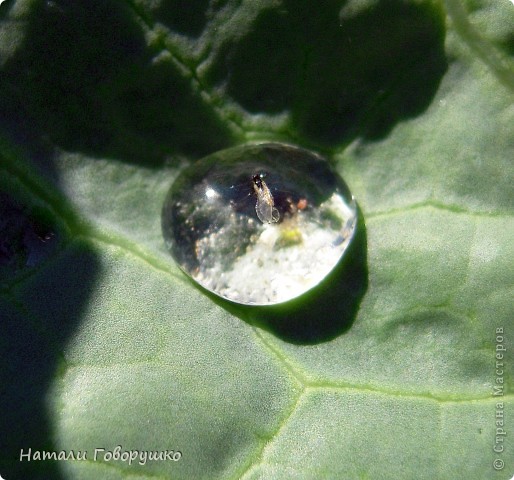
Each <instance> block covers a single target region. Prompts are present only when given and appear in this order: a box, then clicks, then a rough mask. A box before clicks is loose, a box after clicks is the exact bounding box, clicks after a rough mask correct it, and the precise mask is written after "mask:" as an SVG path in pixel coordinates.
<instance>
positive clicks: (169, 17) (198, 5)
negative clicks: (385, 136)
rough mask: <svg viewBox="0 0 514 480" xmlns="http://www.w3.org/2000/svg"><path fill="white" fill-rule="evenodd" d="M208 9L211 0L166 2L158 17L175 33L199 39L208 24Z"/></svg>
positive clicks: (161, 6)
mask: <svg viewBox="0 0 514 480" xmlns="http://www.w3.org/2000/svg"><path fill="white" fill-rule="evenodd" d="M208 8H209V0H165V1H163V2H161V5H160V8H159V9H158V10H157V11H156V17H157V18H159V21H161V22H162V23H164V24H165V25H167V26H169V27H170V28H171V29H172V30H173V31H176V32H178V33H181V34H183V35H187V36H189V37H197V36H198V35H200V34H201V33H202V31H203V29H204V28H205V25H206V23H207V12H208Z"/></svg>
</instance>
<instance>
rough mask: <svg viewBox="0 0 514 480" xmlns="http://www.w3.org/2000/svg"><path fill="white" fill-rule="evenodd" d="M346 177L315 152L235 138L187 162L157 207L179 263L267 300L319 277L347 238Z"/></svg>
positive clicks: (244, 296)
mask: <svg viewBox="0 0 514 480" xmlns="http://www.w3.org/2000/svg"><path fill="white" fill-rule="evenodd" d="M356 217H357V209H356V204H355V201H354V199H353V197H352V195H351V194H350V192H349V190H348V187H347V186H346V185H345V183H344V182H343V181H342V180H341V178H340V177H339V176H338V175H337V174H336V173H335V172H334V171H333V169H332V168H331V167H330V165H329V164H328V163H327V162H326V161H325V160H324V159H322V158H321V157H319V156H318V155H316V154H314V153H312V152H309V151H307V150H303V149H300V148H296V147H292V146H289V145H284V144H277V143H273V144H270V143H268V144H260V145H249V146H243V147H236V148H232V149H229V150H223V151H220V152H217V153H215V154H213V155H210V156H208V157H206V158H204V159H202V160H200V161H198V162H196V163H195V164H194V165H191V166H190V167H188V168H187V169H185V170H184V171H183V172H182V173H181V174H180V175H179V177H178V178H177V180H176V181H175V183H174V184H173V186H172V187H171V189H170V191H169V193H168V195H167V197H166V200H165V203H164V207H163V211H162V229H163V235H164V239H165V242H166V245H167V247H168V248H169V250H170V252H171V254H172V256H173V257H174V259H175V260H176V261H177V263H178V264H179V265H180V267H181V268H182V270H183V271H184V272H186V273H187V274H188V275H190V276H191V277H192V278H193V279H195V280H196V281H197V282H198V283H199V284H200V285H202V286H203V287H205V288H206V289H208V290H210V291H211V292H214V293H216V294H217V295H220V296H221V297H224V298H226V299H228V300H231V301H234V302H238V303H243V304H252V305H271V304H275V303H280V302H285V301H287V300H290V299H292V298H295V297H297V296H299V295H301V294H303V293H304V292H306V291H308V290H310V289H311V288H312V287H314V286H316V285H317V284H318V283H319V282H321V281H322V280H323V278H325V277H326V276H327V275H328V273H329V272H330V271H331V270H332V269H333V268H334V267H335V265H336V264H337V263H338V261H339V260H340V258H341V257H342V255H343V254H344V252H345V250H346V248H347V246H348V245H349V243H350V241H351V239H352V238H353V235H354V232H355V228H356Z"/></svg>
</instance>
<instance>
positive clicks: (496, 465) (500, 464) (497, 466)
mask: <svg viewBox="0 0 514 480" xmlns="http://www.w3.org/2000/svg"><path fill="white" fill-rule="evenodd" d="M504 466H505V463H504V462H503V460H502V459H501V458H497V459H496V460H495V461H494V462H493V468H494V469H495V470H503V467H504Z"/></svg>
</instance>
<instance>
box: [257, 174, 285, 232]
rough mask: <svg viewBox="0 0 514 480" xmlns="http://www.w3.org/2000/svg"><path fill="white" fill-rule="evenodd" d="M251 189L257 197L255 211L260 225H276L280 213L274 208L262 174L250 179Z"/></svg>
mask: <svg viewBox="0 0 514 480" xmlns="http://www.w3.org/2000/svg"><path fill="white" fill-rule="evenodd" d="M252 183H253V189H254V191H255V195H257V203H256V204H255V211H256V213H257V216H258V217H259V220H260V221H261V222H262V223H276V222H278V221H279V219H280V213H279V212H278V210H277V209H276V208H275V202H274V200H273V195H271V192H270V190H269V188H268V186H267V185H266V182H265V181H264V174H262V173H261V174H259V175H254V176H253V177H252Z"/></svg>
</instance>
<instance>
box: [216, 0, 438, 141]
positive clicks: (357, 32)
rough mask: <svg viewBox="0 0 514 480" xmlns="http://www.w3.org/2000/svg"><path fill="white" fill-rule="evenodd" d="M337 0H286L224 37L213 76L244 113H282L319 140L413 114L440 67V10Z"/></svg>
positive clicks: (380, 128) (371, 131)
mask: <svg viewBox="0 0 514 480" xmlns="http://www.w3.org/2000/svg"><path fill="white" fill-rule="evenodd" d="M342 5H344V3H342V2H340V1H334V0H332V1H328V2H323V4H320V3H318V2H311V1H285V2H283V3H282V5H281V6H280V7H277V8H276V9H270V10H264V11H263V12H262V13H261V14H260V15H259V17H258V18H257V20H256V22H255V23H254V24H253V25H252V28H251V30H249V31H248V33H247V34H246V35H245V36H244V38H242V39H239V38H238V39H237V41H234V42H226V43H225V44H224V47H223V48H222V49H221V51H220V53H219V55H218V61H217V62H216V64H215V65H216V68H215V69H214V70H213V71H212V73H211V81H212V82H215V83H216V82H220V83H221V82H225V81H227V80H228V93H229V94H230V95H231V96H232V97H234V98H235V99H236V100H237V101H238V102H240V103H241V105H242V106H243V107H245V108H246V109H248V110H249V111H251V112H266V113H277V112H282V111H290V112H291V114H292V117H293V122H294V128H295V129H296V130H297V131H298V132H299V134H300V135H301V136H302V137H305V138H308V139H310V140H311V141H315V142H318V143H320V144H324V145H327V144H328V145H333V144H340V143H343V142H348V141H350V140H351V139H353V138H355V136H363V137H365V138H369V139H375V138H378V137H382V136H384V135H386V134H387V133H388V132H389V131H390V130H391V128H392V127H393V126H394V125H395V124H396V123H397V122H399V121H401V120H403V119H406V118H409V117H412V116H415V115H417V114H419V113H421V112H422V111H423V110H424V109H425V108H426V107H427V106H428V105H429V104H430V101H431V99H432V97H433V95H434V93H435V92H436V90H437V87H438V85H439V82H440V80H441V77H442V76H443V74H444V72H445V71H446V59H445V54H444V36H445V28H444V14H443V12H442V11H440V10H437V9H434V7H433V6H430V7H427V6H426V5H423V4H421V5H409V4H405V3H403V2H397V1H390V2H378V3H377V4H376V5H375V6H373V7H371V8H369V9H366V10H364V11H362V12H361V13H355V14H351V15H350V14H347V15H344V16H343V15H341V14H340V10H341V6H342Z"/></svg>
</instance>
